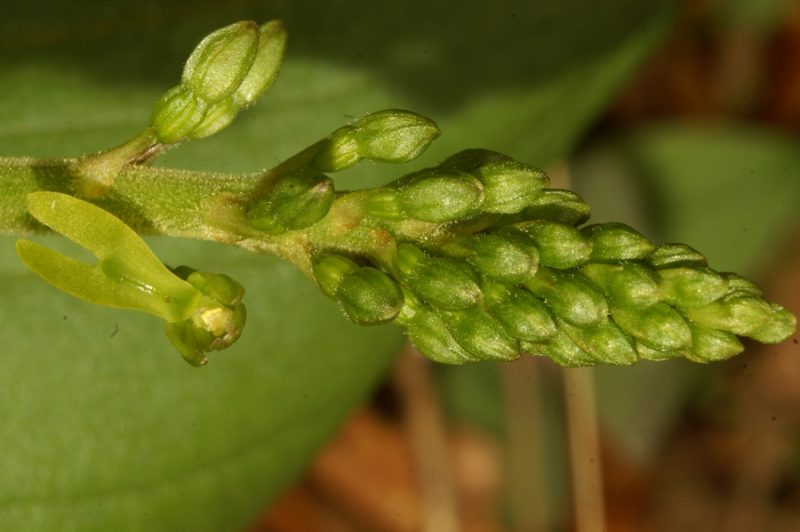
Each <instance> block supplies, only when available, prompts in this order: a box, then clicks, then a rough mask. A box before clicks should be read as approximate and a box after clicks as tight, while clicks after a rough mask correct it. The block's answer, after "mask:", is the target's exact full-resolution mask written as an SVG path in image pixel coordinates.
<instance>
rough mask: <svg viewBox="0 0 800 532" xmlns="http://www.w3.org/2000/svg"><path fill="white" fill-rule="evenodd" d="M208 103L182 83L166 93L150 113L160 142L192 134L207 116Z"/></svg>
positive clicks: (151, 123)
mask: <svg viewBox="0 0 800 532" xmlns="http://www.w3.org/2000/svg"><path fill="white" fill-rule="evenodd" d="M207 111H208V104H207V103H205V102H204V101H203V100H200V99H198V98H196V97H194V96H193V94H192V92H191V91H190V90H189V89H187V88H186V87H183V86H181V85H179V86H177V87H173V88H172V89H170V90H168V91H167V92H166V93H164V96H162V97H161V99H160V100H158V102H156V105H155V106H154V107H153V113H152V115H150V125H151V126H152V127H153V129H154V130H155V133H156V136H157V137H158V140H159V142H162V143H164V144H172V143H174V142H178V141H180V140H182V139H184V138H186V137H187V136H189V135H190V134H191V132H192V131H193V130H194V128H196V127H197V126H198V125H200V123H202V122H203V119H204V118H205V116H206V112H207Z"/></svg>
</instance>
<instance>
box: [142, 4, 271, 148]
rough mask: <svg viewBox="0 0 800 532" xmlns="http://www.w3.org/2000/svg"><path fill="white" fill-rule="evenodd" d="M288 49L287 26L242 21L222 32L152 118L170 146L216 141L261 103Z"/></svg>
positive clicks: (201, 48) (205, 45) (205, 44)
mask: <svg viewBox="0 0 800 532" xmlns="http://www.w3.org/2000/svg"><path fill="white" fill-rule="evenodd" d="M285 45H286V30H285V28H284V26H283V23H282V22H281V21H277V20H274V21H271V22H267V23H266V24H263V25H262V26H260V27H259V26H258V25H257V24H256V23H255V22H251V21H242V22H236V23H234V24H231V25H230V26H226V27H224V28H221V29H219V30H217V31H215V32H213V33H211V34H209V35H208V36H207V37H205V38H204V39H203V40H202V41H201V42H200V44H198V45H197V47H196V48H195V49H194V51H193V52H192V54H191V56H189V59H188V60H187V62H186V65H185V67H184V69H183V76H182V78H181V83H180V84H179V85H177V86H176V87H173V88H172V89H170V90H169V91H167V92H166V93H165V94H164V95H163V96H162V97H161V99H160V100H159V101H158V102H157V103H156V105H155V108H154V109H153V113H152V116H151V117H150V125H151V127H153V129H154V131H155V134H156V137H157V138H158V140H159V141H160V142H162V143H164V144H171V143H175V142H179V141H181V140H183V139H187V138H195V139H198V138H203V137H208V136H210V135H213V134H214V133H216V132H218V131H220V130H221V129H223V128H225V127H227V126H228V125H229V124H230V123H231V122H233V120H234V118H236V115H238V114H239V112H240V111H241V110H242V109H245V108H247V107H249V106H250V105H252V104H253V103H255V101H256V100H257V99H258V97H259V96H260V95H261V94H262V93H263V92H264V91H266V90H267V89H268V88H269V86H270V85H271V84H272V82H273V81H274V79H275V77H276V76H277V74H278V70H279V69H280V66H281V61H282V58H283V52H284V48H285Z"/></svg>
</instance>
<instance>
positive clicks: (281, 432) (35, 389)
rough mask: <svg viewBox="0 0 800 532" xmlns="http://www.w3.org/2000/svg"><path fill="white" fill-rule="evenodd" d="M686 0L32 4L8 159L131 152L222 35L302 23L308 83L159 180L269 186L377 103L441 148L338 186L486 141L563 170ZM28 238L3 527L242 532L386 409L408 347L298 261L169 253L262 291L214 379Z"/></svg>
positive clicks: (2, 50) (24, 10)
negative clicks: (42, 269) (67, 281)
mask: <svg viewBox="0 0 800 532" xmlns="http://www.w3.org/2000/svg"><path fill="white" fill-rule="evenodd" d="M670 4H671V3H670V2H667V1H662V2H639V1H638V0H613V1H608V2H602V3H600V2H593V1H590V0H568V1H556V0H547V1H543V2H529V3H518V4H513V3H512V4H509V3H505V2H503V3H500V2H497V3H495V2H480V1H478V0H470V1H467V2H446V3H431V2H422V1H420V0H414V1H411V2H395V3H377V4H376V3H373V2H356V3H352V2H337V1H334V2H328V3H318V2H308V3H294V2H293V3H287V2H271V1H270V2H265V1H247V0H245V1H242V2H234V3H223V2H211V1H200V2H196V1H195V2H188V1H182V2H169V3H164V2H157V1H155V0H143V1H137V2H133V1H122V2H112V3H109V2H99V1H98V2H95V1H91V0H75V1H73V2H68V3H64V2H56V1H55V0H45V1H43V2H38V3H35V4H27V3H26V4H23V3H22V2H19V1H17V0H13V1H12V3H11V5H10V6H7V9H6V10H4V17H3V20H2V21H0V62H2V65H3V68H2V71H0V91H2V94H3V99H2V100H0V155H40V156H63V155H79V154H82V153H85V152H88V151H94V150H99V149H102V148H106V147H108V146H109V144H113V143H118V142H122V141H123V140H125V139H126V138H128V137H130V136H131V135H133V134H134V133H136V132H137V131H138V130H139V129H140V128H141V127H142V126H143V125H145V124H146V123H147V120H148V117H149V115H150V110H151V108H152V105H153V103H154V102H155V101H156V99H157V98H158V97H159V96H160V94H161V93H163V91H164V90H166V89H167V88H169V87H170V86H172V85H174V84H175V83H176V82H177V79H178V77H179V75H180V71H181V68H182V61H183V60H184V59H185V58H186V56H187V55H188V53H189V51H190V50H191V49H192V47H193V46H194V44H196V43H197V42H198V41H199V40H200V38H201V37H202V36H203V35H205V34H206V33H208V32H209V31H211V30H213V29H215V28H218V27H221V26H223V25H225V24H228V23H231V22H233V21H235V20H238V19H243V18H250V19H255V20H258V21H265V20H268V19H273V18H282V19H284V20H285V21H286V24H287V27H288V29H289V45H288V54H287V57H286V62H285V68H284V70H283V72H282V73H281V75H280V76H279V77H278V79H277V80H276V82H275V84H274V85H273V87H272V88H271V89H270V91H269V92H268V93H267V95H266V96H265V98H264V101H263V102H262V103H260V104H259V105H258V106H256V107H255V108H254V109H252V110H249V111H247V112H245V113H243V114H242V115H241V116H240V117H239V118H238V119H237V122H236V123H235V124H233V125H232V126H231V127H229V128H228V129H226V130H225V131H223V132H221V133H220V134H219V135H217V136H215V137H213V138H210V139H208V140H205V141H195V142H191V143H189V144H187V145H185V146H182V147H180V148H178V149H176V150H174V151H173V152H170V153H169V154H167V156H166V157H165V158H164V159H163V160H160V161H159V163H158V164H164V165H171V166H183V167H186V168H194V169H206V170H220V171H245V170H255V169H258V168H262V167H267V166H272V165H274V164H276V163H278V162H279V161H280V160H281V159H282V158H284V157H286V156H288V155H291V154H292V153H294V152H296V151H299V150H300V149H302V148H304V147H306V146H307V145H309V144H310V143H312V142H313V141H315V140H317V139H319V138H322V137H323V136H325V135H327V134H328V133H329V132H331V131H333V130H334V129H336V128H338V127H339V126H341V125H343V124H344V123H347V122H348V121H351V120H353V119H354V118H356V117H358V116H361V115H363V114H364V113H366V112H368V111H374V110H377V109H381V108H408V109H411V110H413V111H416V112H420V113H423V114H425V115H427V116H430V117H432V118H434V119H435V120H436V121H437V122H438V123H439V125H440V127H441V129H442V137H441V139H440V140H438V141H437V142H436V143H435V144H434V146H433V148H432V149H431V150H430V151H429V152H428V153H426V154H425V155H424V156H423V158H422V159H421V160H420V161H418V162H415V163H413V164H411V165H408V166H407V167H398V166H388V165H379V164H372V163H368V164H362V165H360V166H359V167H357V168H355V169H353V170H352V171H348V172H346V173H344V174H343V175H342V176H341V177H339V176H337V178H336V179H337V186H340V187H342V188H347V187H349V186H351V185H352V186H357V185H358V184H363V183H373V184H374V183H376V182H385V181H388V180H390V179H392V178H394V177H396V176H397V175H399V174H401V173H406V172H408V171H410V170H412V169H414V168H418V167H419V166H422V165H429V164H433V163H436V162H438V161H440V160H441V159H443V158H444V157H445V156H447V155H449V154H451V153H453V152H455V151H459V150H461V149H463V148H467V147H486V148H491V149H496V150H499V151H505V152H508V153H509V154H510V155H512V156H514V157H515V158H517V159H521V160H525V161H527V162H530V163H532V164H535V165H544V164H546V163H548V162H549V161H551V160H553V159H556V158H559V157H563V156H564V155H565V154H566V153H567V152H568V151H569V149H570V148H571V146H572V145H573V144H574V142H575V141H576V139H577V138H579V136H580V135H581V133H582V130H583V129H584V128H585V126H586V125H587V124H589V123H590V122H591V120H592V119H593V118H594V117H595V116H596V115H597V114H598V113H599V112H600V111H601V110H602V108H603V106H604V105H605V104H606V103H607V102H608V101H609V99H610V98H611V96H612V95H613V92H614V90H615V89H616V87H618V86H619V84H620V83H621V82H622V80H623V79H624V78H625V77H626V76H627V75H629V74H630V72H631V71H632V70H633V68H634V67H635V66H636V65H637V64H638V63H639V62H640V61H641V60H642V58H643V57H644V56H645V55H646V53H647V52H648V51H649V50H650V49H651V48H652V45H653V44H654V43H655V42H656V41H657V40H658V38H659V37H660V36H661V34H662V33H663V29H664V28H665V26H666V23H667V22H668V21H669V19H670V16H669V15H670V10H669V9H668V8H669V5H670ZM12 242H13V240H12V239H3V240H0V297H2V305H0V333H1V334H2V337H3V338H4V339H5V344H4V347H3V349H2V355H0V419H2V423H1V424H0V442H2V443H0V445H1V446H2V447H0V449H1V450H2V452H0V529H2V530H30V529H46V530H55V531H58V530H81V531H85V530H151V531H158V530H192V531H204V530H209V531H211V530H235V529H240V528H242V527H244V526H245V524H246V523H247V522H249V521H250V520H252V519H253V518H254V516H255V515H257V513H258V511H259V508H261V507H263V506H264V505H266V504H267V503H268V501H270V500H272V499H274V498H275V497H276V496H277V495H278V494H279V493H280V491H281V490H282V489H283V488H284V487H285V486H287V485H288V484H289V483H290V482H291V481H292V479H293V478H295V477H296V475H297V474H298V473H299V472H300V471H301V470H302V467H303V465H304V464H305V463H307V461H308V459H309V457H310V456H311V455H312V454H313V452H314V451H315V449H316V448H318V446H319V445H321V443H322V442H323V441H324V440H325V439H326V438H327V437H329V436H330V434H331V433H332V432H333V430H334V429H335V427H336V426H337V425H338V424H339V423H340V422H341V420H342V419H343V417H344V415H345V414H346V413H347V411H348V410H350V409H351V408H352V407H353V406H354V405H355V404H356V403H357V402H358V401H359V400H361V399H363V398H364V397H365V396H366V394H367V393H368V392H369V390H370V389H371V388H372V387H373V386H374V385H375V383H376V382H377V381H378V379H379V378H380V377H381V375H382V374H383V373H384V372H385V371H386V368H387V366H388V364H389V362H390V360H391V355H392V353H393V352H394V351H395V350H396V348H397V347H398V343H399V340H400V336H399V333H398V331H397V329H394V328H392V327H377V328H363V327H356V326H352V325H350V324H348V322H347V321H346V320H345V319H344V318H343V317H341V316H340V315H339V313H338V311H337V310H336V307H335V305H334V304H333V303H331V302H330V301H327V300H325V299H324V298H323V297H322V296H321V295H320V294H319V292H318V290H317V289H316V288H315V287H314V286H313V285H312V284H311V282H310V281H308V280H307V279H304V278H302V276H301V275H299V274H298V273H297V272H295V271H294V270H293V269H292V268H291V267H289V266H287V265H285V264H281V263H279V262H278V261H276V260H273V259H270V258H266V257H260V256H253V255H250V254H246V253H243V252H241V251H237V250H228V249H223V248H221V247H220V246H216V245H210V244H199V243H187V242H181V241H175V240H167V239H159V240H157V241H156V242H155V249H156V251H157V252H158V253H159V254H160V256H161V257H162V258H163V259H164V260H166V261H167V262H169V263H171V264H182V263H185V264H189V265H192V266H194V267H198V268H202V269H203V270H207V271H220V272H224V273H227V274H229V275H231V276H232V277H234V278H235V279H237V280H238V281H240V282H241V283H242V284H243V285H244V286H245V287H246V289H247V296H246V299H245V301H246V304H247V306H248V311H249V316H248V324H249V326H248V328H246V330H245V332H244V335H243V337H242V339H241V341H240V343H239V344H237V345H236V346H234V347H233V348H232V349H230V350H229V351H226V352H224V353H220V354H219V355H218V356H215V357H214V358H212V359H211V361H210V362H209V365H208V366H207V367H206V368H204V369H202V370H195V369H193V368H190V367H187V365H186V364H185V363H184V362H183V361H182V360H181V359H180V357H177V356H175V354H174V353H173V352H172V350H171V347H170V346H169V345H168V343H167V341H166V340H165V339H163V338H162V337H161V334H160V331H158V332H156V330H155V329H156V328H159V324H158V322H157V320H155V319H153V318H150V317H148V316H144V315H142V316H139V315H135V314H132V313H120V312H118V311H113V310H108V309H102V308H96V307H92V306H90V305H87V304H85V303H82V302H79V301H74V300H72V299H69V298H68V296H65V295H63V294H60V293H58V292H56V291H55V290H53V289H52V288H50V287H48V286H46V285H44V284H43V283H41V282H40V281H39V280H38V279H36V278H35V277H34V276H33V274H30V273H28V272H25V271H24V269H23V267H22V265H20V264H18V263H17V260H16V258H15V257H14V256H13V245H12ZM47 245H48V246H50V245H55V241H54V240H53V239H49V238H48V239H47ZM456 371H457V370H456Z"/></svg>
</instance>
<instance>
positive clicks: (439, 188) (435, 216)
mask: <svg viewBox="0 0 800 532" xmlns="http://www.w3.org/2000/svg"><path fill="white" fill-rule="evenodd" d="M395 186H396V187H397V188H398V195H397V200H398V202H399V204H400V208H401V209H402V211H403V212H404V213H405V214H406V215H407V216H408V217H409V218H414V219H415V220H421V221H423V222H433V223H446V222H452V221H455V220H461V219H464V218H468V217H470V216H473V215H475V214H477V212H478V209H479V208H480V205H481V201H482V200H483V191H482V187H481V184H480V182H479V181H478V180H477V179H475V178H474V177H472V176H471V175H469V174H465V173H463V172H457V171H447V172H441V171H437V170H423V171H421V172H417V173H415V174H411V175H409V176H406V177H404V178H401V179H400V180H398V181H397V182H396V183H395Z"/></svg>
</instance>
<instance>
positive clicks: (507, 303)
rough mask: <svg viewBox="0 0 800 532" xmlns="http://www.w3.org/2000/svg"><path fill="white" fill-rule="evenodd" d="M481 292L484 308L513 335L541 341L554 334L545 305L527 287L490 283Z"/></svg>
mask: <svg viewBox="0 0 800 532" xmlns="http://www.w3.org/2000/svg"><path fill="white" fill-rule="evenodd" d="M484 294H485V295H486V308H487V310H488V311H489V312H490V313H491V314H492V315H493V316H494V317H495V318H497V320H498V321H499V322H500V323H501V324H503V326H504V327H505V328H506V330H507V331H508V332H509V334H511V336H513V337H514V338H517V339H518V340H523V341H526V342H533V343H542V342H546V341H547V340H548V339H549V338H552V337H553V336H554V335H555V334H556V325H555V323H554V322H553V317H552V316H551V315H550V311H549V310H548V309H547V306H546V305H545V304H544V302H543V301H542V300H541V299H539V298H538V297H536V296H535V295H533V294H531V293H530V292H528V291H527V290H523V289H522V288H516V287H512V288H507V287H505V286H503V285H500V284H492V285H488V286H485V287H484Z"/></svg>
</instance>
